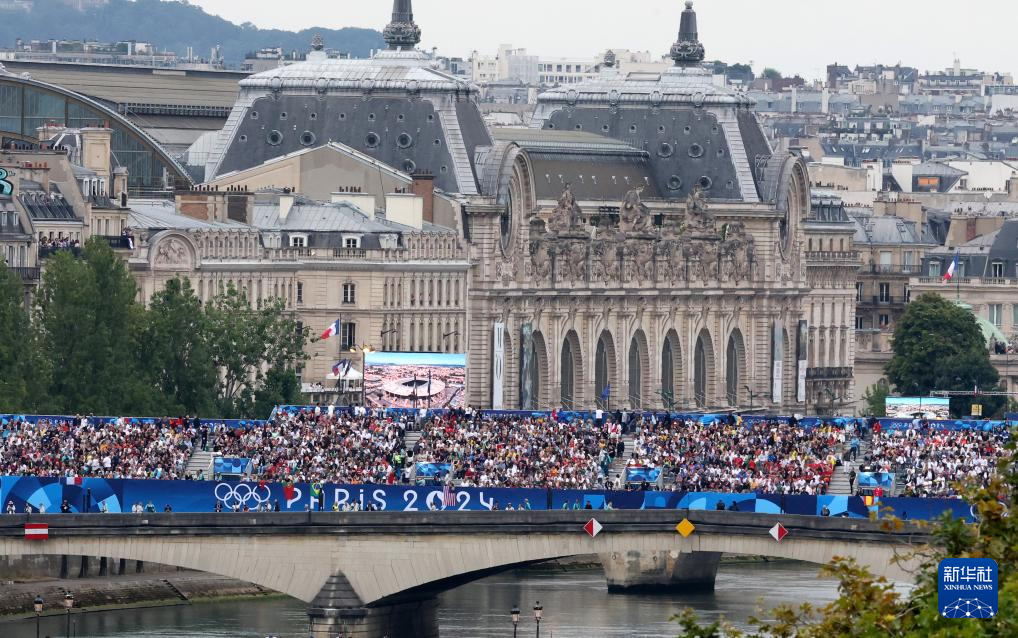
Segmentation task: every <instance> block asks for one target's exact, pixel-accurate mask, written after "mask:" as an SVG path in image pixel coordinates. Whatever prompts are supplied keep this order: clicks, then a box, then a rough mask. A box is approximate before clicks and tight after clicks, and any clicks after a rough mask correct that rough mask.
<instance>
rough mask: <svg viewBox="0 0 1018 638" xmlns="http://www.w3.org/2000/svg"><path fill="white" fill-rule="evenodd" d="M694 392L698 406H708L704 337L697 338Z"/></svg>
mask: <svg viewBox="0 0 1018 638" xmlns="http://www.w3.org/2000/svg"><path fill="white" fill-rule="evenodd" d="M693 394H694V396H695V397H696V406H697V407H699V408H703V407H706V406H707V351H706V349H705V348H704V344H703V337H700V338H698V339H697V340H696V350H695V351H694V352H693Z"/></svg>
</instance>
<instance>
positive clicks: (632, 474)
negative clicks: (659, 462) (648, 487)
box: [626, 467, 661, 485]
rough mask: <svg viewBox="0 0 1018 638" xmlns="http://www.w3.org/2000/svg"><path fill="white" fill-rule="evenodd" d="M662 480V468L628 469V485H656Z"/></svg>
mask: <svg viewBox="0 0 1018 638" xmlns="http://www.w3.org/2000/svg"><path fill="white" fill-rule="evenodd" d="M659 478H661V468H659V467H655V468H649V467H627V468H626V483H654V484H655V485H656V484H657V480H658V479H659Z"/></svg>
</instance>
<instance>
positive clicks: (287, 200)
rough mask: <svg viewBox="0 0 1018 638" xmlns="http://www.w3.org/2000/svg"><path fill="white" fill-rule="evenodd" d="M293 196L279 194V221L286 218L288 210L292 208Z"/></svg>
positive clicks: (288, 213) (288, 214)
mask: <svg viewBox="0 0 1018 638" xmlns="http://www.w3.org/2000/svg"><path fill="white" fill-rule="evenodd" d="M294 201H295V198H294V196H293V195H290V194H287V195H280V196H279V221H283V222H285V221H286V218H287V217H289V216H290V211H291V210H292V209H293V204H294Z"/></svg>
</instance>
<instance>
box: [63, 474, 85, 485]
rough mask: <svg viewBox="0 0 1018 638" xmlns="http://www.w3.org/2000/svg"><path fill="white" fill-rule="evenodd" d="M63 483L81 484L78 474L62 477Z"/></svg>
mask: <svg viewBox="0 0 1018 638" xmlns="http://www.w3.org/2000/svg"><path fill="white" fill-rule="evenodd" d="M64 485H79V486H80V485H81V477H80V476H66V477H64Z"/></svg>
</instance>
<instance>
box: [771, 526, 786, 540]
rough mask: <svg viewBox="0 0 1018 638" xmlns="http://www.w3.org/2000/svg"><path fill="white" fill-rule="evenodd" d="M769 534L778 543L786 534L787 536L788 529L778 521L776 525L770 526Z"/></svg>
mask: <svg viewBox="0 0 1018 638" xmlns="http://www.w3.org/2000/svg"><path fill="white" fill-rule="evenodd" d="M771 536H773V537H774V540H776V541H778V542H779V543H780V542H781V541H783V540H785V537H786V536H788V530H787V529H785V526H784V525H782V524H781V523H778V524H777V525H775V526H774V527H772V528H771Z"/></svg>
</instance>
